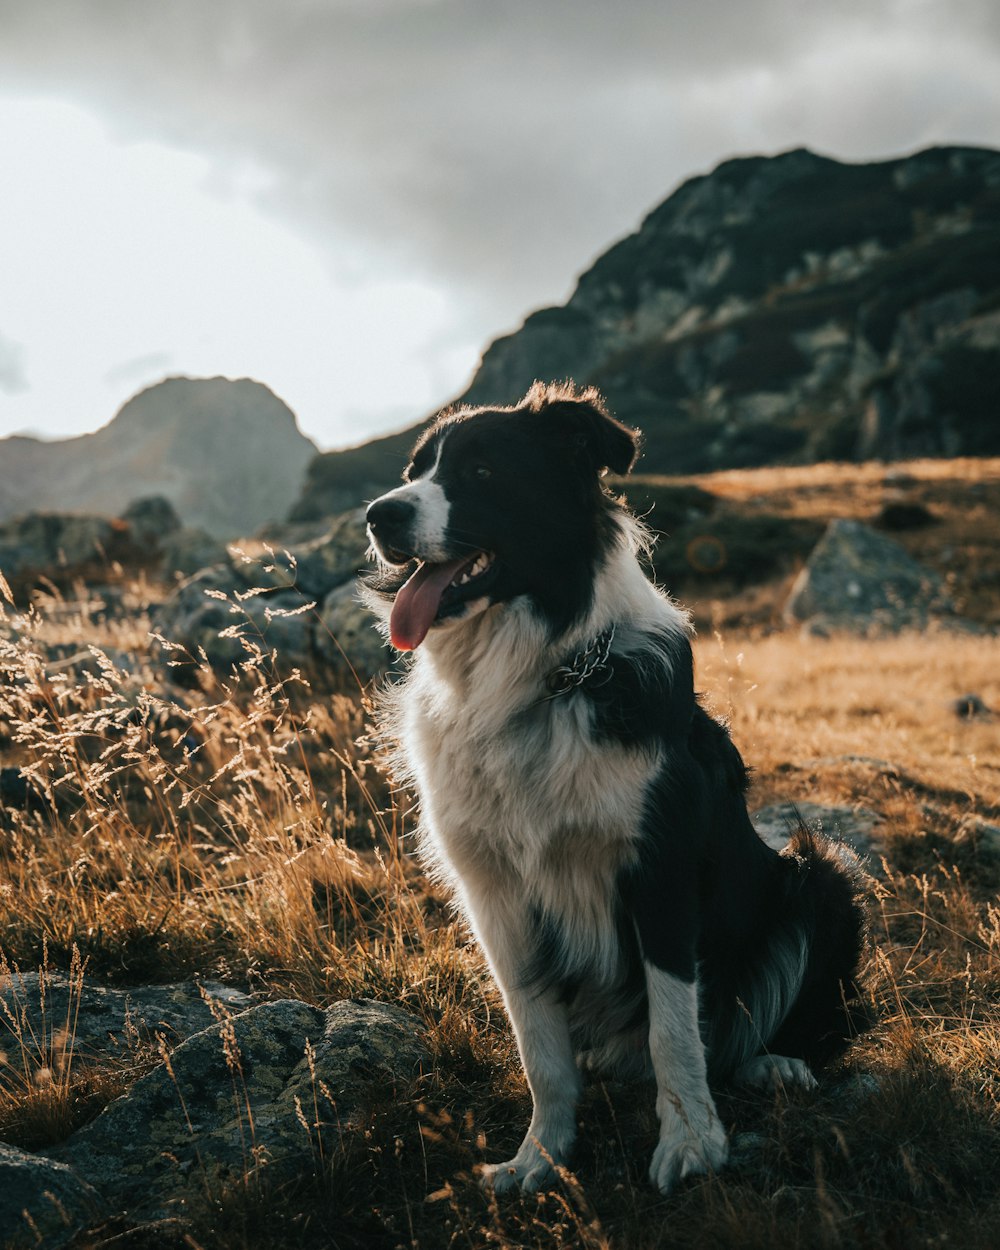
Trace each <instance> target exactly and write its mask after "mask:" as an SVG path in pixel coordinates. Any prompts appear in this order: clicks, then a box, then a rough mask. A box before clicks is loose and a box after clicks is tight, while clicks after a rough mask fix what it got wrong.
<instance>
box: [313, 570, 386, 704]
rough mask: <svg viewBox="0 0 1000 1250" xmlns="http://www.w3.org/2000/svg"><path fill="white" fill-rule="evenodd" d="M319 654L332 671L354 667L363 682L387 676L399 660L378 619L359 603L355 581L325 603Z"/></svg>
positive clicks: (318, 630)
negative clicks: (382, 633) (377, 623)
mask: <svg viewBox="0 0 1000 1250" xmlns="http://www.w3.org/2000/svg"><path fill="white" fill-rule="evenodd" d="M316 650H317V652H318V653H319V655H320V656H321V657H322V658H323V659H324V660H325V661H326V662H327V664H328V665H329V666H330V667H331V668H334V669H341V670H348V667H350V668H352V669H353V670H354V671H355V673H357V675H358V676H359V677H360V678H361V679H362V680H363V681H364V680H367V678H369V677H372V676H375V675H377V674H380V673H384V672H385V671H386V670H387V669H388V668H390V667H391V666H392V664H393V663H394V662H395V658H396V653H395V652H394V651H393V650H392V648H391V647H390V646H388V645H387V644H386V641H385V639H384V638H383V637H382V635H381V634H380V633H379V632H378V630H377V629H376V628H375V618H374V617H373V616H372V614H371V612H369V610H368V609H367V608H366V607H365V606H364V605H363V604H362V603H361V602H360V600H359V599H358V588H357V584H356V583H355V581H354V580H351V581H350V582H348V583H347V584H346V585H344V586H340V587H339V588H338V589H337V590H334V591H331V592H330V594H329V595H327V597H326V599H324V601H323V608H322V611H321V612H320V616H319V620H318V622H317V624H316Z"/></svg>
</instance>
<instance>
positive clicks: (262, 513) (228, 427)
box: [0, 376, 316, 538]
mask: <svg viewBox="0 0 1000 1250" xmlns="http://www.w3.org/2000/svg"><path fill="white" fill-rule="evenodd" d="M315 453H316V448H315V446H314V444H313V443H312V442H311V441H310V440H309V439H308V438H306V437H305V435H304V434H302V432H301V431H300V430H299V428H298V423H297V421H296V419H295V414H294V413H293V412H292V410H291V409H290V408H289V407H288V405H287V404H285V403H284V402H283V401H282V400H281V399H279V398H278V397H277V396H276V395H275V394H274V392H273V391H272V390H271V389H270V388H269V387H267V386H265V385H264V384H263V383H261V382H256V381H253V380H252V379H250V378H237V379H230V378H223V377H214V378H190V377H182V376H176V377H169V378H165V379H164V380H163V381H162V382H157V383H155V384H154V385H152V386H148V387H145V388H143V389H142V390H141V391H139V392H138V393H137V394H136V395H134V396H133V397H132V398H131V399H129V400H127V401H126V403H124V404H123V405H122V407H121V408H120V409H119V410H118V412H117V413H116V414H115V416H114V417H113V418H112V419H111V421H109V422H108V424H107V425H105V426H102V427H101V429H99V430H97V431H96V432H95V433H93V434H88V435H84V436H82V437H79V438H73V439H56V440H53V441H51V442H45V443H43V442H41V441H39V440H36V439H14V438H10V439H3V440H0V518H2V517H7V516H13V515H15V514H17V513H19V512H27V511H38V510H45V509H50V510H59V511H82V512H105V513H108V514H109V515H112V516H117V515H119V514H120V513H121V512H122V511H123V510H124V509H125V508H126V507H127V505H128V504H129V503H130V502H131V501H132V500H133V499H136V498H139V497H141V496H146V495H157V494H159V495H163V496H164V497H165V498H166V499H168V500H169V501H170V503H171V504H173V506H174V507H175V508H176V509H177V511H178V513H179V514H180V515H181V517H182V518H183V520H184V522H185V524H188V525H197V526H201V527H203V528H204V529H207V530H209V532H211V533H212V534H215V535H216V536H218V537H222V538H233V537H236V536H239V535H243V534H250V533H253V532H254V531H256V530H257V529H259V528H260V526H261V525H263V524H264V523H266V522H268V521H274V520H278V519H281V518H282V517H283V516H284V515H285V513H286V512H287V511H288V509H289V507H290V506H291V504H292V503H293V501H294V500H295V498H296V496H297V494H298V491H299V490H300V488H301V485H302V479H303V474H304V471H305V467H306V465H307V464H308V462H309V461H310V460H311V459H312V457H313V456H314V455H315Z"/></svg>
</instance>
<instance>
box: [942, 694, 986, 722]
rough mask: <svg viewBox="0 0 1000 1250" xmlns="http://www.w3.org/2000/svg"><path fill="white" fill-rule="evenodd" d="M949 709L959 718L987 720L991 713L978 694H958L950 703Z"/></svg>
mask: <svg viewBox="0 0 1000 1250" xmlns="http://www.w3.org/2000/svg"><path fill="white" fill-rule="evenodd" d="M951 710H952V711H953V712H954V713H955V715H956V716H957V717H958V718H959V720H975V719H982V720H988V719H989V717H991V716H992V715H993V712H992V711H991V709H990V708H988V707H987V706H986V704H985V703H984V702H983V700H982V699H981V698H980V697H979V695H978V694H963V695H960V696H959V697H958V698H957V699H956V700H955V701H954V703H952V705H951Z"/></svg>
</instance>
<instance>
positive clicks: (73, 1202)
mask: <svg viewBox="0 0 1000 1250" xmlns="http://www.w3.org/2000/svg"><path fill="white" fill-rule="evenodd" d="M99 1213H100V1200H99V1198H98V1196H97V1194H96V1193H95V1192H94V1190H93V1189H91V1187H90V1186H89V1185H88V1184H87V1183H86V1182H85V1181H83V1180H81V1179H80V1177H79V1176H78V1175H77V1174H76V1172H74V1170H73V1169H72V1168H71V1167H68V1166H67V1165H66V1164H65V1163H57V1162H56V1161H55V1160H54V1159H46V1158H44V1157H43V1156H42V1155H36V1154H29V1153H28V1151H26V1150H19V1149H18V1148H17V1146H9V1145H7V1144H6V1143H4V1142H0V1245H2V1246H4V1247H5V1248H6V1250H21V1248H22V1247H24V1248H25V1250H27V1247H29V1246H30V1247H37V1246H44V1247H46V1250H56V1248H57V1247H59V1246H62V1245H65V1243H66V1242H67V1241H69V1240H70V1238H71V1237H72V1236H73V1235H74V1233H76V1232H78V1231H79V1230H80V1228H82V1227H84V1226H86V1225H87V1224H89V1223H91V1222H92V1221H93V1220H94V1219H95V1217H97V1216H98V1215H99Z"/></svg>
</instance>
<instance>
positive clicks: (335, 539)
mask: <svg viewBox="0 0 1000 1250" xmlns="http://www.w3.org/2000/svg"><path fill="white" fill-rule="evenodd" d="M367 545H368V538H367V535H366V533H365V519H364V511H363V510H361V509H356V510H355V511H353V512H347V513H344V514H343V515H342V516H339V517H335V518H334V519H333V521H332V522H331V523H330V524H329V525H328V526H327V527H326V528H325V529H324V531H323V533H321V534H320V535H319V536H316V537H312V538H309V539H306V540H305V541H301V540H300V541H296V542H291V543H288V544H287V545H286V544H284V543H283V542H282V535H281V531H280V530H277V531H272V533H271V534H269V536H268V540H267V543H266V544H265V543H264V542H262V541H255V542H248V543H245V544H241V545H240V546H239V547H236V548H234V549H233V554H232V557H231V558H227V559H226V560H225V561H223V562H220V563H217V564H215V565H214V566H213V567H211V568H206V569H201V570H200V571H199V572H197V573H196V574H195V575H194V576H192V577H189V578H188V579H187V580H185V581H184V582H182V583H181V584H180V585H179V586H178V587H177V589H176V590H175V591H174V592H173V594H172V595H170V597H169V598H168V599H167V600H166V601H165V602H164V603H162V604H161V605H160V606H159V607H158V608H157V609H156V610H155V612H154V615H153V621H154V627H155V629H156V632H157V633H159V634H162V635H163V636H164V637H165V638H166V639H167V640H168V641H169V642H172V643H177V644H179V645H181V646H183V647H184V648H186V650H187V651H188V652H189V653H190V654H191V655H192V656H193V657H196V656H197V654H198V650H199V648H201V649H203V650H204V651H205V654H206V655H207V656H208V659H209V663H210V664H211V665H212V666H213V667H215V668H219V669H228V668H229V667H230V666H231V665H233V664H234V663H237V662H239V661H241V660H242V659H244V658H245V656H246V647H245V646H244V643H243V642H242V641H241V639H248V640H253V641H254V642H256V643H257V644H258V645H260V646H261V647H262V648H263V649H264V650H265V651H269V650H271V649H272V648H274V649H276V650H277V652H278V659H279V662H280V664H281V665H282V666H283V668H284V669H287V668H288V667H291V666H299V665H304V664H308V663H309V662H310V661H313V662H314V661H316V660H320V661H322V662H323V663H324V664H325V665H327V666H328V667H330V668H333V669H335V670H338V671H345V672H347V671H350V668H351V667H353V669H354V671H355V672H356V673H357V675H358V676H359V677H360V678H361V679H362V680H363V681H367V680H368V679H369V678H370V677H372V676H374V675H376V674H378V673H381V672H383V671H384V670H385V669H386V668H387V667H388V666H389V665H390V664H391V662H392V659H393V656H392V652H391V651H390V650H389V648H388V647H386V646H385V644H384V643H383V641H382V639H381V638H380V636H379V634H378V633H377V632H376V630H375V629H374V627H373V622H372V617H371V614H370V613H369V612H367V611H366V610H364V609H363V608H362V607H361V605H360V604H359V603H358V601H357V574H358V570H359V569H360V568H362V567H363V566H364V564H365V552H366V549H367Z"/></svg>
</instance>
